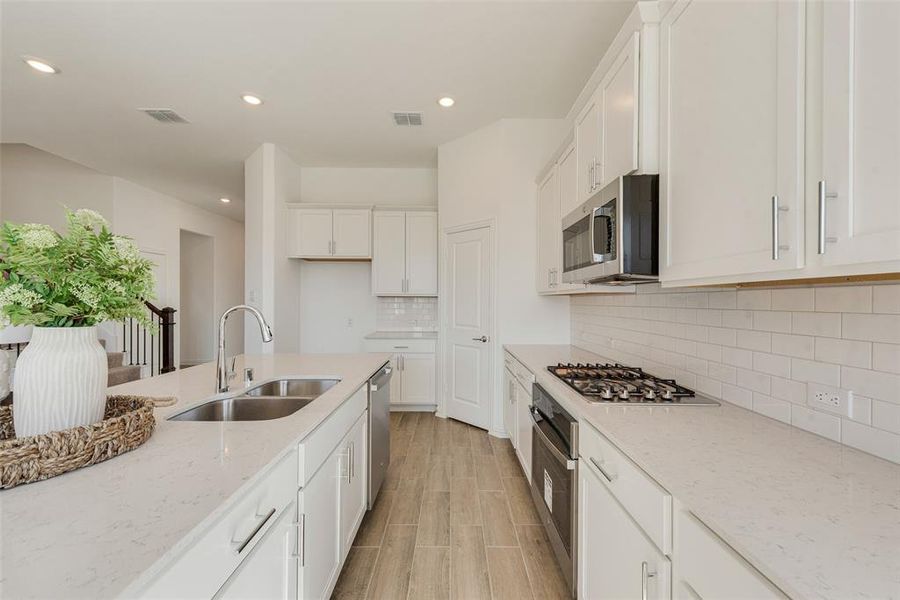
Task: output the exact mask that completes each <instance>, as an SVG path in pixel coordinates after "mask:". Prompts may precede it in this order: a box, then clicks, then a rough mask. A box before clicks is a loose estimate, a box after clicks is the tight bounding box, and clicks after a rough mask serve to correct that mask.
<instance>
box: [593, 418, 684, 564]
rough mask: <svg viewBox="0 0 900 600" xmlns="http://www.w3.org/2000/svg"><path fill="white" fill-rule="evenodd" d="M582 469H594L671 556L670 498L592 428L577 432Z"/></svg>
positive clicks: (659, 545) (663, 550) (636, 519)
mask: <svg viewBox="0 0 900 600" xmlns="http://www.w3.org/2000/svg"><path fill="white" fill-rule="evenodd" d="M578 454H579V455H580V457H581V461H580V464H581V468H589V469H593V470H594V472H595V473H597V474H598V475H599V476H600V478H601V479H602V480H603V482H604V483H605V484H606V486H607V487H608V488H609V490H610V492H612V494H613V495H614V496H615V497H616V498H617V499H618V500H619V502H621V503H622V506H624V507H625V510H627V511H628V513H629V514H630V515H631V516H632V518H633V519H634V520H635V521H637V523H638V525H640V526H641V528H643V530H644V532H645V533H646V534H647V536H648V537H649V538H650V539H651V540H653V543H654V544H656V546H657V547H658V548H659V549H660V550H662V552H663V554H667V555H671V553H672V496H671V495H670V494H669V493H668V492H667V491H666V490H664V489H663V488H662V487H660V486H659V484H658V483H656V482H655V481H653V479H651V478H650V476H649V475H647V474H646V473H644V472H643V471H642V470H641V469H640V468H639V467H638V466H637V465H635V464H634V463H633V462H631V460H629V459H628V458H627V457H626V456H625V455H624V454H622V452H620V451H619V449H618V448H616V447H615V446H614V445H613V444H612V443H611V442H610V441H609V440H608V439H606V438H605V437H604V436H603V435H602V434H601V433H599V432H598V431H597V430H596V429H594V428H593V427H591V426H589V425H587V424H586V423H582V425H581V428H580V429H579V431H578Z"/></svg>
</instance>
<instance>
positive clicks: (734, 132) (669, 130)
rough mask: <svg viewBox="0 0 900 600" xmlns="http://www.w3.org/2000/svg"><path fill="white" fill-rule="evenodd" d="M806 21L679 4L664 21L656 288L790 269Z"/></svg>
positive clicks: (780, 5) (740, 7) (697, 2)
mask: <svg viewBox="0 0 900 600" xmlns="http://www.w3.org/2000/svg"><path fill="white" fill-rule="evenodd" d="M804 14H805V12H804V6H803V4H802V3H800V2H795V1H794V0H777V1H773V2H705V1H703V0H680V1H679V2H676V3H675V5H674V6H673V7H672V9H671V10H670V11H669V12H668V13H667V14H666V16H665V17H664V18H663V20H662V23H661V27H660V47H661V58H660V67H661V78H660V109H661V110H660V148H661V152H660V213H661V214H660V222H661V223H662V228H661V239H660V248H661V257H660V258H661V260H660V277H661V278H662V279H664V280H667V281H676V280H688V279H695V278H702V277H710V276H716V275H723V274H739V273H745V274H753V273H761V272H767V271H779V270H788V269H795V268H797V267H798V266H800V264H801V260H802V252H800V251H799V247H800V244H801V243H802V241H803V237H802V232H801V228H802V226H803V219H802V214H801V213H802V204H803V195H802V191H803V175H802V173H803V171H802V169H803V158H804V154H803V144H804V136H803V133H804V130H803V113H802V106H803V97H804V96H803V92H804V88H803V82H804V36H803V27H804ZM711 48H714V49H715V51H711V50H710V49H711Z"/></svg>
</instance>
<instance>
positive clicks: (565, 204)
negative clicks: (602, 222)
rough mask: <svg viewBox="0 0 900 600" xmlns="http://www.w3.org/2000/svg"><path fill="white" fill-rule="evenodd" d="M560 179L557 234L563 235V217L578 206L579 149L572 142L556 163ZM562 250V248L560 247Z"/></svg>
mask: <svg viewBox="0 0 900 600" xmlns="http://www.w3.org/2000/svg"><path fill="white" fill-rule="evenodd" d="M556 165H557V178H558V179H559V218H558V220H559V221H560V223H559V225H558V226H557V227H556V228H557V229H558V230H559V231H557V235H559V236H560V237H561V236H562V219H563V218H564V217H565V216H566V215H568V214H569V213H570V212H572V211H573V210H575V209H576V208H578V199H579V195H578V151H577V150H576V149H575V143H574V142H573V143H572V144H570V145H569V146H568V147H567V148H566V149H565V150H563V153H562V155H561V156H560V157H559V160H558V161H557V163H556ZM560 252H562V250H561V249H560Z"/></svg>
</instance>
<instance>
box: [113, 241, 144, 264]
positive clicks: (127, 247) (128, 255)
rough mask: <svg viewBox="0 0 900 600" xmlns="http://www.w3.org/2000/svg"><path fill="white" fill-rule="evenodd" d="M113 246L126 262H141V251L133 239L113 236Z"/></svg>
mask: <svg viewBox="0 0 900 600" xmlns="http://www.w3.org/2000/svg"><path fill="white" fill-rule="evenodd" d="M113 244H114V245H115V247H116V253H117V254H118V255H119V258H121V259H122V260H124V261H125V262H129V263H134V262H137V261H138V260H140V258H141V251H140V250H138V247H137V244H135V243H134V242H133V241H132V240H131V239H129V238H127V237H121V236H118V235H116V236H113Z"/></svg>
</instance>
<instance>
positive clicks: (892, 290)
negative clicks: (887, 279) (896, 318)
mask: <svg viewBox="0 0 900 600" xmlns="http://www.w3.org/2000/svg"><path fill="white" fill-rule="evenodd" d="M872 312H876V313H890V314H900V285H876V286H875V287H873V288H872Z"/></svg>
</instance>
